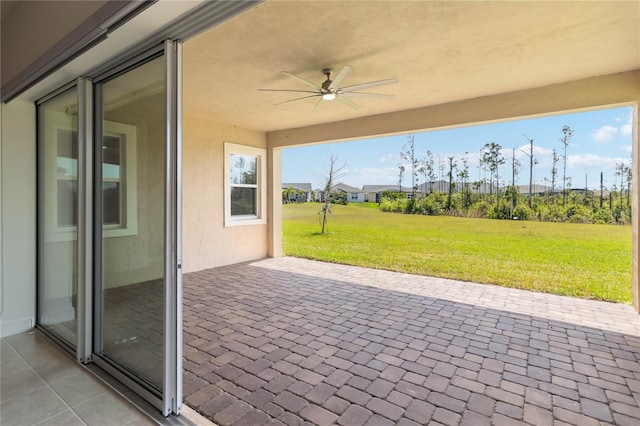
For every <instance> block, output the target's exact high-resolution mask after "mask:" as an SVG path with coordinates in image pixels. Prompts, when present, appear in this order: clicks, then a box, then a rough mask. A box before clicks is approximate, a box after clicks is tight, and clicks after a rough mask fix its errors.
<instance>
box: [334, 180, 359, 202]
mask: <svg viewBox="0 0 640 426" xmlns="http://www.w3.org/2000/svg"><path fill="white" fill-rule="evenodd" d="M333 188H334V191H337V192H342V193H344V194H345V196H346V199H347V202H348V203H364V201H365V193H364V191H363V190H362V189H360V188H356V187H355V186H349V185H346V184H344V183H339V184H337V185H336V186H334V187H333Z"/></svg>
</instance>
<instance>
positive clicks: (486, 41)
mask: <svg viewBox="0 0 640 426" xmlns="http://www.w3.org/2000/svg"><path fill="white" fill-rule="evenodd" d="M639 40H640V3H638V2H614V1H596V2H542V1H540V2H499V1H493V2H457V1H439V2H426V1H349V2H343V1H341V2H333V1H295V2H292V1H276V0H270V1H267V2H266V3H264V4H262V5H260V6H259V7H257V8H255V9H253V10H250V11H249V12H246V13H244V14H243V15H241V16H239V17H237V18H235V19H233V20H231V21H229V22H227V23H225V24H222V25H220V26H218V27H216V28H214V29H212V30H211V31H209V32H207V33H205V34H202V35H200V36H198V37H196V38H194V39H192V40H189V41H188V42H186V43H185V46H184V99H185V111H187V112H189V113H193V114H196V115H201V116H205V117H208V118H211V119H214V120H218V121H222V122H227V123H231V124H233V125H236V126H241V127H244V128H250V129H255V130H260V131H275V130H282V129H292V128H298V127H306V126H310V125H316V124H322V123H331V122H335V121H341V120H347V119H352V118H358V117H365V116H370V115H376V114H382V113H388V112H396V111H403V110H409V109H415V108H419V107H424V106H430V105H438V104H444V103H448V102H453V101H459V100H464V99H473V98H477V97H481V96H488V95H494V94H501V93H508V92H513V91H518V90H525V89H530V88H536V87H543V86H548V85H552V84H557V83H563V82H568V81H574V80H580V79H584V78H588V77H594V76H600V75H607V74H615V73H620V72H625V71H631V70H637V69H640V42H639ZM344 65H351V66H352V67H353V68H354V71H353V73H352V74H351V75H350V76H349V77H348V80H347V81H346V82H345V85H352V84H359V83H363V82H369V81H375V80H381V79H386V78H390V77H396V78H398V80H399V84H395V85H390V86H384V87H380V88H377V89H373V90H370V91H373V92H376V93H385V94H393V95H394V98H393V99H391V100H387V99H364V98H357V99H354V100H355V101H356V102H357V103H358V104H359V105H360V106H361V108H360V109H357V110H354V109H351V108H349V107H348V106H346V105H343V104H341V103H338V102H334V103H331V104H328V105H325V107H324V108H323V109H322V110H320V111H318V112H312V110H313V108H314V106H315V103H316V102H317V98H312V99H307V100H301V101H298V102H292V103H287V104H283V105H275V104H277V103H279V102H283V101H286V100H289V99H292V98H294V97H296V95H297V94H295V93H283V92H259V91H257V89H258V88H273V89H276V88H278V89H279V88H290V89H299V90H306V86H304V85H301V84H300V83H299V82H297V81H296V80H294V79H291V78H289V77H286V76H284V75H282V74H281V73H280V72H281V71H285V70H286V71H290V72H292V73H294V74H297V75H299V76H301V77H303V78H306V79H308V80H311V81H314V82H317V83H318V84H319V83H321V82H322V81H323V79H324V77H323V75H322V74H321V73H320V70H321V69H322V68H324V67H331V68H334V69H335V70H336V71H337V70H339V69H340V68H342V67H343V66H344Z"/></svg>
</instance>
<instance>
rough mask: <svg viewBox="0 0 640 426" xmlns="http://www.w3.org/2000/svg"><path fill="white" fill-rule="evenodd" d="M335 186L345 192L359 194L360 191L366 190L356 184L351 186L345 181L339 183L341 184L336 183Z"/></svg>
mask: <svg viewBox="0 0 640 426" xmlns="http://www.w3.org/2000/svg"><path fill="white" fill-rule="evenodd" d="M334 188H335V189H339V190H340V191H343V192H347V193H350V194H358V193H362V192H364V191H363V190H362V189H360V188H356V187H355V186H349V185H347V184H344V183H339V184H337V185H335V186H334Z"/></svg>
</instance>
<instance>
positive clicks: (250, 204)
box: [231, 187, 258, 216]
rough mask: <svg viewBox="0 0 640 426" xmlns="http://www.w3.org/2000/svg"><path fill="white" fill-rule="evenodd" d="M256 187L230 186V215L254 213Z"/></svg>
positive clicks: (255, 212)
mask: <svg viewBox="0 0 640 426" xmlns="http://www.w3.org/2000/svg"><path fill="white" fill-rule="evenodd" d="M257 192H258V189H257V188H237V187H232V188H231V216H243V215H256V214H257V210H256V195H257Z"/></svg>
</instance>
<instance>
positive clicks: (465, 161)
mask: <svg viewBox="0 0 640 426" xmlns="http://www.w3.org/2000/svg"><path fill="white" fill-rule="evenodd" d="M458 178H459V179H460V181H461V182H462V189H463V190H464V197H463V199H464V208H465V209H467V208H469V153H468V152H465V153H464V157H462V170H460V171H459V172H458Z"/></svg>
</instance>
